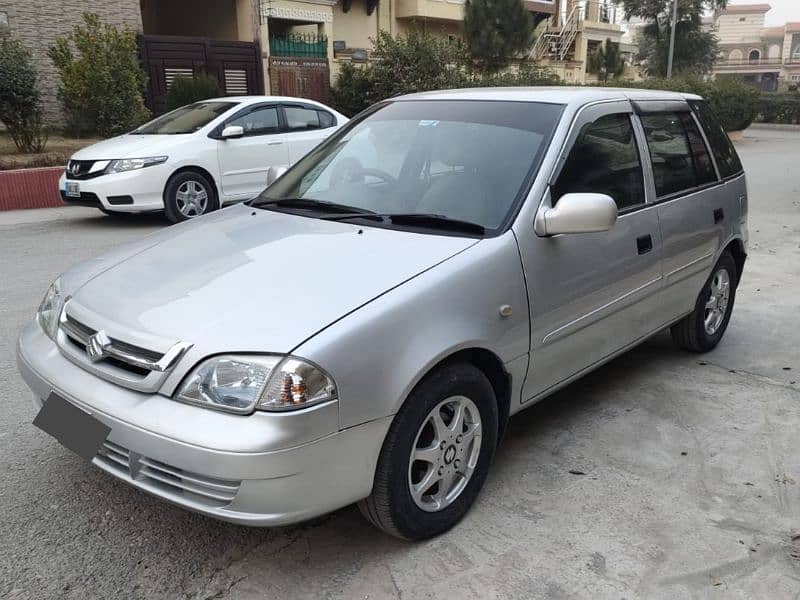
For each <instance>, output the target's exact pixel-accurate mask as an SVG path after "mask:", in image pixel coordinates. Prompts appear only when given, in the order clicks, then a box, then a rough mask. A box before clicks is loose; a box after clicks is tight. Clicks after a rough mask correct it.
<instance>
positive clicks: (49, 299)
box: [36, 277, 64, 339]
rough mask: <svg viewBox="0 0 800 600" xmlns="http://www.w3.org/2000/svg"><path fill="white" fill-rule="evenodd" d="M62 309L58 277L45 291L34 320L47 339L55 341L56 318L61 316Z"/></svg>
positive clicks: (62, 303) (62, 299) (62, 300)
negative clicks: (37, 320)
mask: <svg viewBox="0 0 800 600" xmlns="http://www.w3.org/2000/svg"><path fill="white" fill-rule="evenodd" d="M63 307H64V298H63V297H62V296H61V278H60V277H59V278H58V279H56V280H55V281H54V282H53V283H51V284H50V287H49V288H48V290H47V293H46V294H45V295H44V298H43V299H42V303H41V304H40V305H39V310H38V312H37V313H36V318H37V319H39V325H41V326H42V329H44V332H45V333H46V334H47V337H49V338H50V339H55V335H56V331H57V330H58V318H59V317H60V316H61V309H62V308H63Z"/></svg>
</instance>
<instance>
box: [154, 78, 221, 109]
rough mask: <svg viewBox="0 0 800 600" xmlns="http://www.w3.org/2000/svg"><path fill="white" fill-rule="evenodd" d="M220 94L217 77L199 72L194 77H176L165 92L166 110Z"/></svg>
mask: <svg viewBox="0 0 800 600" xmlns="http://www.w3.org/2000/svg"><path fill="white" fill-rule="evenodd" d="M222 95H223V93H222V88H220V85H219V81H217V78H216V77H212V76H211V75H208V74H206V73H200V74H198V75H197V76H196V77H194V78H189V77H176V78H175V79H174V80H173V81H172V85H170V87H169V92H167V110H173V109H175V108H178V107H180V106H186V105H187V104H192V103H193V102H198V101H199V100H208V99H209V98H217V97H218V96H222Z"/></svg>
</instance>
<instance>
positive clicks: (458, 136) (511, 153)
mask: <svg viewBox="0 0 800 600" xmlns="http://www.w3.org/2000/svg"><path fill="white" fill-rule="evenodd" d="M562 110H563V106H562V105H558V104H546V103H535V102H511V101H478V100H457V101H449V100H448V101H445V100H400V101H395V102H389V103H386V104H384V105H381V106H380V107H378V108H377V109H375V110H373V111H371V112H370V113H368V114H367V116H365V117H362V118H360V119H357V120H356V121H354V122H353V123H351V124H350V126H348V127H347V128H345V129H344V130H343V132H342V133H340V134H337V135H336V136H334V137H333V138H331V140H329V141H328V142H327V143H325V144H323V145H321V146H319V147H318V148H317V149H316V150H314V151H312V152H311V153H310V154H308V155H307V156H306V157H305V158H303V159H302V160H301V161H300V162H298V163H297V165H295V166H294V167H293V168H292V169H290V170H289V171H288V172H287V173H286V174H285V175H284V176H283V177H281V178H280V179H278V180H277V181H276V182H275V183H274V184H273V185H271V186H270V187H269V188H268V189H267V190H265V191H264V192H263V193H262V194H261V195H260V196H259V197H258V198H256V199H255V200H253V202H252V204H253V206H268V207H273V208H279V207H283V209H284V210H286V209H288V208H287V207H289V208H291V207H298V206H300V207H301V209H302V210H303V214H309V216H328V217H329V216H330V212H333V211H330V212H326V210H325V205H326V204H327V203H330V204H331V208H333V206H335V207H336V212H337V213H343V212H344V213H345V215H344V216H342V214H339V215H338V216H336V217H335V218H336V219H337V220H346V219H349V218H352V219H353V220H359V219H361V220H364V222H365V223H366V224H370V222H373V223H374V221H375V219H374V217H375V215H372V217H373V218H370V216H369V215H366V216H365V215H363V214H362V215H361V216H359V215H358V213H359V212H360V213H364V212H365V211H369V212H372V213H378V214H380V215H385V216H386V217H388V218H387V220H386V221H385V222H383V223H380V224H379V226H389V227H407V226H409V223H412V225H410V226H412V227H413V226H416V227H417V228H419V227H423V228H442V227H441V226H442V225H443V223H444V220H443V219H442V217H444V218H445V219H448V220H452V221H453V222H462V223H466V224H473V225H477V226H479V228H483V229H484V230H485V231H486V232H487V233H490V232H492V231H497V230H498V229H500V228H501V227H502V226H503V225H504V223H506V221H507V219H508V218H509V217H510V215H511V214H512V213H513V210H514V208H515V207H516V206H517V205H518V202H519V201H520V197H521V195H522V193H523V192H524V190H525V189H526V188H527V183H529V181H530V178H531V177H532V176H534V175H535V173H536V171H537V169H538V166H539V163H540V160H541V158H542V155H543V153H544V151H545V149H546V148H547V145H548V143H549V141H550V137H551V135H552V133H553V131H554V129H555V126H556V124H557V123H558V120H559V117H560V115H561V112H562ZM298 201H299V203H298ZM308 201H313V204H312V203H310V202H308ZM292 202H294V204H293V203H292ZM348 208H351V209H353V210H352V213H353V215H350V216H348V215H347V214H346V213H347V209H348ZM315 213H316V214H315ZM409 215H411V216H412V217H413V216H414V215H417V216H419V215H427V217H435V218H426V219H422V218H416V219H411V220H409ZM392 216H397V217H398V218H397V219H396V220H394V221H393V220H392V218H391V217H392ZM400 217H402V218H400ZM444 224H445V225H446V223H444Z"/></svg>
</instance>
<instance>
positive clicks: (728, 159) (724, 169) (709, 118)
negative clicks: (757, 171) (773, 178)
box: [689, 100, 742, 178]
mask: <svg viewBox="0 0 800 600" xmlns="http://www.w3.org/2000/svg"><path fill="white" fill-rule="evenodd" d="M689 104H690V105H691V107H692V109H693V110H694V112H695V114H696V115H697V119H698V121H700V124H701V125H702V126H703V129H704V130H705V132H706V137H707V138H708V143H709V144H710V145H711V152H712V153H713V154H714V158H715V159H716V160H717V167H719V173H720V175H722V177H723V178H727V177H731V176H733V175H737V174H739V173H741V172H742V163H741V161H740V160H739V156H738V155H737V154H736V150H735V149H734V148H733V144H731V141H730V139H729V138H728V134H727V133H725V130H724V129H723V128H722V125H721V124H720V122H719V121H718V120H717V118H716V117H715V116H714V113H713V112H711V109H710V108H708V105H707V104H706V103H705V102H700V101H697V100H695V101H691V102H689Z"/></svg>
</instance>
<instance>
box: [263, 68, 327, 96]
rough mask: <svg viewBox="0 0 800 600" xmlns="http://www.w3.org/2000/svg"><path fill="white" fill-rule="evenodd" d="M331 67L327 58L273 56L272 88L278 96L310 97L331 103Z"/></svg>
mask: <svg viewBox="0 0 800 600" xmlns="http://www.w3.org/2000/svg"><path fill="white" fill-rule="evenodd" d="M330 77H331V75H330V67H329V66H328V60H327V59H326V58H307V57H299V56H271V57H270V59H269V83H270V90H271V92H272V93H273V94H275V95H278V96H295V97H297V98H310V99H311V100H316V101H318V102H322V103H324V104H329V103H330V94H331V85H330Z"/></svg>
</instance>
